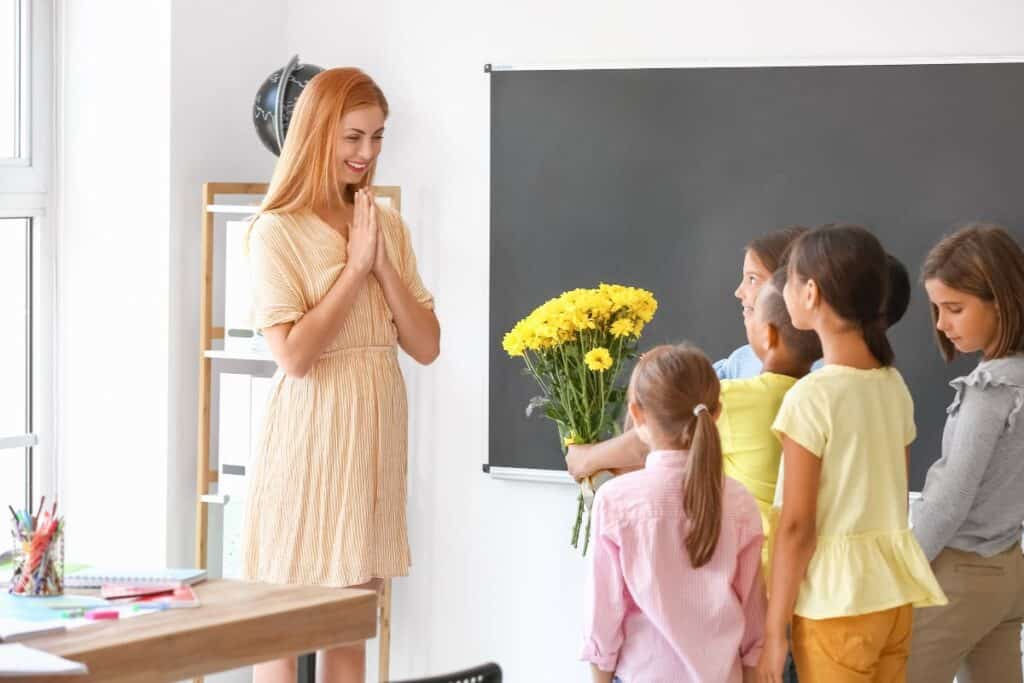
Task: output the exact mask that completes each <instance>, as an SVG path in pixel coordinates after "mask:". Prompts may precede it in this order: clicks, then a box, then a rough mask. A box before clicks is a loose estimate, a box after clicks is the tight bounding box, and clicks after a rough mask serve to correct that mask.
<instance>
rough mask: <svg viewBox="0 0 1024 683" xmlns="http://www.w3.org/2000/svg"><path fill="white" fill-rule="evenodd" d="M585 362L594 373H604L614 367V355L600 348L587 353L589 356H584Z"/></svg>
mask: <svg viewBox="0 0 1024 683" xmlns="http://www.w3.org/2000/svg"><path fill="white" fill-rule="evenodd" d="M583 362H584V363H586V364H587V367H588V368H590V369H591V370H593V371H594V372H604V371H605V370H607V369H608V368H610V367H611V366H612V355H611V354H610V353H608V349H606V348H604V347H603V346H599V347H597V348H596V349H591V350H590V351H587V355H585V356H583Z"/></svg>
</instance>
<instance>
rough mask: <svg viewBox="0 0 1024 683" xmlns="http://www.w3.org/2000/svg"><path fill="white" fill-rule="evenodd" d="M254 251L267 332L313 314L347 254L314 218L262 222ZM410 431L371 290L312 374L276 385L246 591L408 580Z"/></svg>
mask: <svg viewBox="0 0 1024 683" xmlns="http://www.w3.org/2000/svg"><path fill="white" fill-rule="evenodd" d="M378 220H379V225H380V229H381V238H382V239H384V241H385V245H386V248H387V251H388V255H389V256H390V258H391V262H392V263H393V264H394V265H395V267H396V268H397V269H398V271H399V273H401V276H402V278H403V280H404V281H405V283H406V285H407V286H408V287H409V289H410V291H411V292H412V293H413V295H414V296H415V297H416V299H417V300H418V301H420V302H421V303H422V304H423V305H425V306H427V307H430V308H433V297H432V296H431V294H430V292H428V291H427V290H426V288H425V287H424V286H423V283H422V281H421V280H420V276H419V274H418V272H417V269H416V257H415V255H414V254H413V250H412V245H411V242H410V237H409V232H408V229H407V228H406V226H405V224H404V223H403V221H402V218H401V216H400V215H399V214H398V213H397V212H396V211H394V210H391V209H385V208H380V207H379V210H378ZM248 247H249V258H250V264H251V267H252V277H253V318H254V323H253V324H254V326H255V327H257V328H259V329H264V328H267V327H271V326H273V325H278V324H281V323H287V322H295V321H297V320H299V319H300V318H301V317H302V316H303V314H304V313H305V312H306V311H308V310H310V309H312V308H313V307H314V306H315V305H316V304H317V303H318V302H319V301H320V300H321V299H322V298H323V297H324V295H325V294H326V293H327V292H328V290H329V289H330V288H331V286H332V285H333V284H334V281H335V280H336V279H337V277H338V275H339V274H340V272H341V270H342V268H344V263H345V257H346V254H347V244H346V241H345V239H344V237H342V236H341V235H340V234H339V233H338V232H337V231H336V230H334V229H333V228H331V227H330V226H329V225H327V224H326V223H324V222H323V221H322V220H321V219H320V218H319V217H317V216H316V214H314V213H312V212H307V213H301V214H292V215H281V214H263V215H261V216H259V217H258V218H257V219H256V220H255V222H254V223H253V226H252V230H251V232H250V234H249V242H248ZM407 417H408V415H407V406H406V392H405V383H404V381H403V379H402V373H401V370H400V368H399V365H398V358H397V330H396V328H395V324H394V321H393V318H392V314H391V311H390V309H389V308H388V305H387V302H386V301H385V298H384V293H383V291H382V289H381V287H380V285H379V284H378V283H377V281H376V279H374V278H373V277H372V276H371V277H368V278H367V279H366V283H365V284H364V286H363V287H362V289H361V290H360V292H359V294H358V296H357V297H356V299H355V301H354V304H353V307H352V310H351V311H350V312H349V314H348V317H347V318H346V320H345V323H344V325H343V327H342V329H341V332H340V333H339V334H338V336H337V338H336V339H335V340H334V341H333V342H332V343H331V344H330V346H329V347H328V349H327V350H326V351H325V352H324V353H323V354H322V355H321V357H320V358H319V359H318V360H317V361H316V363H315V364H314V365H313V367H312V369H311V370H310V372H309V373H308V374H307V375H306V376H305V377H303V378H301V379H299V378H294V377H288V376H286V375H285V374H284V373H283V372H282V371H281V370H280V369H279V370H278V371H277V373H276V374H275V376H274V381H273V387H272V389H271V392H270V398H269V400H268V404H267V410H266V418H265V422H264V426H263V430H262V436H261V438H260V441H259V445H258V447H257V449H256V451H255V455H254V460H255V461H254V462H253V463H252V466H251V473H250V477H249V489H248V496H247V499H246V513H245V525H244V529H243V538H242V547H243V551H242V575H243V577H244V578H246V579H248V580H253V581H266V582H272V583H301V584H314V585H323V586H351V585H356V584H360V583H365V582H367V581H369V580H371V579H373V578H390V577H393V576H405V575H407V574H408V572H409V565H410V555H409V543H408V538H407V527H406V469H407V463H406V442H407V439H406V431H407Z"/></svg>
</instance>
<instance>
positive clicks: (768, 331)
mask: <svg viewBox="0 0 1024 683" xmlns="http://www.w3.org/2000/svg"><path fill="white" fill-rule="evenodd" d="M785 286H786V269H785V268H779V269H778V270H776V271H775V273H773V274H772V279H771V280H770V281H768V282H766V283H765V284H764V286H763V287H761V291H760V292H758V294H757V299H756V300H755V302H754V311H753V313H752V314H751V315H750V316H748V317H747V318H746V319H745V320H744V324H745V326H746V328H747V341H748V342H749V343H750V348H751V349H753V351H754V354H755V355H756V356H757V357H758V358H760V359H761V362H762V363H763V362H765V361H766V359H767V358H768V357H769V356H771V355H773V356H775V357H776V358H777V359H779V360H784V361H786V364H788V365H792V366H793V367H794V368H806V369H810V367H811V365H813V364H814V361H816V360H818V359H819V358H821V341H820V340H819V339H818V335H817V334H816V333H815V332H814V330H798V329H796V328H795V327H793V321H792V320H791V319H790V317H789V311H787V310H786V301H785V299H783V297H782V289H783V288H784V287H785Z"/></svg>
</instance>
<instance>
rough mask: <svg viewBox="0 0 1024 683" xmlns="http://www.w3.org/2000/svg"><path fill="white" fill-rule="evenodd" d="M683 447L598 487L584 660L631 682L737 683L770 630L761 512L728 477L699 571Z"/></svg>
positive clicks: (660, 454)
mask: <svg viewBox="0 0 1024 683" xmlns="http://www.w3.org/2000/svg"><path fill="white" fill-rule="evenodd" d="M687 457H688V454H687V453H686V452H684V451H657V452H654V453H651V454H650V455H648V456H647V466H646V468H645V469H643V470H640V471H637V472H632V473H630V474H626V475H624V476H621V477H616V478H615V479H613V480H611V481H609V482H607V483H606V484H604V486H602V487H601V489H600V491H599V492H598V494H597V498H596V500H595V502H594V509H593V513H592V515H593V516H592V531H593V538H592V540H591V543H590V547H591V551H592V552H593V573H592V576H591V577H590V579H589V580H588V585H587V592H586V616H585V620H584V624H585V629H586V633H585V638H584V645H583V652H582V654H581V656H580V658H581V659H583V660H586V661H589V662H592V663H593V664H595V665H596V666H597V667H598V668H599V669H601V670H603V671H615V672H616V675H617V676H618V677H619V678H621V679H622V680H623V681H624V683H685V682H687V681H693V682H694V683H734V682H735V683H740V682H741V681H742V678H743V669H742V667H743V666H750V667H753V666H756V665H757V660H758V658H759V657H760V654H761V642H762V639H763V635H764V613H765V589H764V580H763V579H762V577H761V543H762V542H763V540H764V536H763V533H762V530H761V515H760V513H759V512H758V510H757V506H756V504H755V503H754V499H753V497H752V496H751V495H750V494H749V493H748V492H747V491H746V489H744V488H743V486H742V485H740V484H739V483H737V482H735V481H733V480H732V479H729V478H728V477H726V479H725V489H724V495H723V497H722V529H721V534H720V536H719V538H718V545H717V546H716V547H715V552H714V555H712V557H711V561H710V562H708V563H707V564H705V565H704V566H703V567H700V568H699V569H694V568H693V566H692V565H691V564H690V556H689V553H687V550H686V545H685V541H686V529H687V527H688V520H687V517H686V514H685V513H684V512H683V493H682V492H683V479H684V476H685V473H686V459H687Z"/></svg>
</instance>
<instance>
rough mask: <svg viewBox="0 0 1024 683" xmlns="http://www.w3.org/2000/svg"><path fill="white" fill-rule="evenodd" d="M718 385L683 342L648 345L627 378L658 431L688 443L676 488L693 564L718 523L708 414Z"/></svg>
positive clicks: (714, 541)
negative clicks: (679, 489) (685, 465)
mask: <svg viewBox="0 0 1024 683" xmlns="http://www.w3.org/2000/svg"><path fill="white" fill-rule="evenodd" d="M719 389H720V385H719V382H718V376H717V375H716V374H715V370H714V368H713V367H712V366H711V361H709V360H708V358H707V356H705V355H704V353H703V352H702V351H701V350H700V349H698V348H697V347H695V346H691V345H689V344H680V345H678V346H658V347H655V348H653V349H651V350H650V351H648V352H647V353H645V354H644V355H643V357H642V358H641V359H640V361H639V362H638V363H637V365H636V368H635V369H634V370H633V376H632V378H631V380H630V383H629V391H630V398H631V400H633V401H635V402H636V403H637V404H639V405H640V406H641V408H642V409H643V411H644V413H645V415H646V416H647V419H648V421H650V422H652V423H653V425H654V426H655V427H656V428H657V429H658V431H660V432H661V433H663V434H679V435H680V438H679V446H680V448H689V451H690V457H689V465H688V470H687V473H686V479H685V480H684V482H683V490H682V494H683V510H684V512H685V513H686V517H687V519H688V520H689V528H688V529H687V532H686V549H687V551H688V552H689V554H690V563H691V564H692V565H693V566H694V567H695V568H696V567H702V566H704V565H705V564H707V563H708V562H709V561H710V560H711V557H712V556H713V555H714V553H715V548H716V547H717V546H718V537H719V534H720V532H721V528H722V488H723V485H724V479H723V474H722V443H721V441H720V440H719V436H718V428H717V427H716V426H715V418H714V415H715V413H716V412H717V411H718V407H719Z"/></svg>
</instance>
